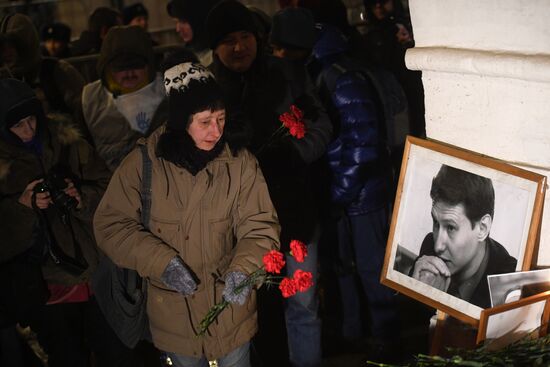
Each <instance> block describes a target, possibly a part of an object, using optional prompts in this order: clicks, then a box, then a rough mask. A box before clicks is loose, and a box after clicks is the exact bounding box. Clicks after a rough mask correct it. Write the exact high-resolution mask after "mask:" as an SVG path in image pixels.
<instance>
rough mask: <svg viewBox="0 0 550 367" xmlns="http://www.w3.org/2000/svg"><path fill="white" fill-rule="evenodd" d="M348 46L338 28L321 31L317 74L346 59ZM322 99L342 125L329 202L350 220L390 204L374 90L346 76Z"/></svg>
mask: <svg viewBox="0 0 550 367" xmlns="http://www.w3.org/2000/svg"><path fill="white" fill-rule="evenodd" d="M346 42H347V41H346V39H345V37H344V36H343V35H342V34H341V33H340V32H339V31H338V30H337V29H336V28H334V27H331V26H328V25H323V26H322V28H321V31H320V35H319V39H318V41H317V43H316V44H315V46H314V50H313V56H314V58H315V59H316V61H317V62H318V63H319V64H320V65H321V70H324V69H326V68H329V67H330V66H331V65H332V64H333V63H335V62H338V61H340V60H343V59H344V58H345V57H347V56H346V55H345V52H346V50H347V43H346ZM321 83H322V79H321ZM326 96H327V98H325V101H324V102H325V103H326V104H327V105H328V106H327V109H328V110H329V111H331V112H332V116H331V118H332V119H333V121H338V122H339V126H340V129H339V132H338V134H337V136H336V138H335V140H334V141H333V142H332V143H331V144H330V145H329V149H328V160H329V164H330V167H331V171H332V174H333V175H332V183H331V196H332V201H333V203H335V204H337V205H339V206H342V207H344V208H345V209H346V211H347V212H348V214H349V215H359V214H364V213H367V212H369V211H371V210H375V209H379V208H380V207H382V206H383V205H385V204H386V202H387V199H388V177H389V174H388V172H389V170H390V166H389V164H388V163H387V160H386V154H385V149H384V143H383V137H382V134H383V132H381V131H380V123H379V118H380V117H379V108H380V107H379V106H377V101H376V99H375V91H374V89H373V88H372V87H371V85H370V82H369V81H368V80H367V79H365V78H364V77H363V76H362V75H361V74H360V73H357V72H353V71H347V72H346V71H345V72H343V73H342V75H340V76H339V77H338V79H337V81H336V83H335V85H334V88H333V90H328V91H327V93H326Z"/></svg>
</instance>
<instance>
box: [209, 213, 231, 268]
mask: <svg viewBox="0 0 550 367" xmlns="http://www.w3.org/2000/svg"><path fill="white" fill-rule="evenodd" d="M209 224H210V225H209V229H208V232H209V235H210V244H211V247H212V248H211V250H212V252H211V253H212V256H213V257H212V260H213V261H218V260H220V259H221V258H222V257H224V256H225V255H227V254H229V253H230V252H231V249H232V248H233V229H232V228H231V220H230V219H229V218H226V219H212V220H210V222H209Z"/></svg>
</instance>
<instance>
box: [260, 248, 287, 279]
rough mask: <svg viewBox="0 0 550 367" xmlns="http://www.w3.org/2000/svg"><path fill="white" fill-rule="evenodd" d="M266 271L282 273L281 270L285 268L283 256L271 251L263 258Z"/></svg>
mask: <svg viewBox="0 0 550 367" xmlns="http://www.w3.org/2000/svg"><path fill="white" fill-rule="evenodd" d="M263 262H264V267H265V271H267V272H268V273H275V274H279V273H281V269H282V268H283V266H285V260H284V257H283V254H282V253H280V252H279V251H277V250H271V251H269V252H268V253H267V254H265V255H264V257H263Z"/></svg>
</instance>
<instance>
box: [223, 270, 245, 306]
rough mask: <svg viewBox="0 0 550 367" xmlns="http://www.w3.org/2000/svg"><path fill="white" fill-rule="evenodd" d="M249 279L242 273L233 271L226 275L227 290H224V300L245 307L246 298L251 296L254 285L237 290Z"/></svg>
mask: <svg viewBox="0 0 550 367" xmlns="http://www.w3.org/2000/svg"><path fill="white" fill-rule="evenodd" d="M246 278H247V275H246V274H244V273H241V272H240V271H231V272H229V273H227V274H226V275H225V288H224V290H223V298H224V299H225V300H226V301H227V302H229V303H232V304H235V303H237V304H239V305H241V306H242V305H244V302H245V301H246V297H248V295H249V294H250V290H251V289H252V285H247V286H244V287H242V288H240V289H239V290H238V291H236V290H235V288H237V287H238V286H239V285H240V284H241V283H242V282H244V281H245V280H246Z"/></svg>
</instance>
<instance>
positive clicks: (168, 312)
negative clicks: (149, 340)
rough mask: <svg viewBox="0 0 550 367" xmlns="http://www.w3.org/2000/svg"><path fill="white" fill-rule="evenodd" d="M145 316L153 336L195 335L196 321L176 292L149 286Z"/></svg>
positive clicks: (183, 298)
mask: <svg viewBox="0 0 550 367" xmlns="http://www.w3.org/2000/svg"><path fill="white" fill-rule="evenodd" d="M147 315H148V317H149V323H150V326H151V332H152V333H153V336H155V334H157V335H164V336H166V335H180V336H186V337H190V336H192V335H195V329H196V325H195V324H197V320H196V319H195V318H194V315H193V314H192V313H191V309H189V308H188V307H187V305H186V301H185V297H184V296H182V295H181V294H179V293H178V292H173V291H167V290H164V289H162V288H159V287H156V286H155V285H153V284H150V285H149V288H148V295H147Z"/></svg>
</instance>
